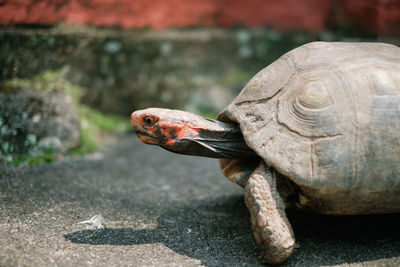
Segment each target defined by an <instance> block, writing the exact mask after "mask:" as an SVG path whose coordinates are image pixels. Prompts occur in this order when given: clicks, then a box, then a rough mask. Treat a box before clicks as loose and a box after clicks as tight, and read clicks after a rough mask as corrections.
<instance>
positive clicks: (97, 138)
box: [73, 105, 130, 154]
mask: <svg viewBox="0 0 400 267" xmlns="http://www.w3.org/2000/svg"><path fill="white" fill-rule="evenodd" d="M79 117H80V123H81V142H80V146H79V147H77V148H74V149H73V153H74V154H86V153H89V152H93V151H95V150H96V149H97V147H98V145H99V144H100V143H101V142H102V138H103V136H104V134H106V133H122V132H126V131H128V129H130V125H129V119H127V118H122V117H120V116H115V115H105V114H103V113H101V112H99V111H97V110H95V109H93V108H91V107H88V106H85V105H80V106H79Z"/></svg>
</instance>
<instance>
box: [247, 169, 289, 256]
mask: <svg viewBox="0 0 400 267" xmlns="http://www.w3.org/2000/svg"><path fill="white" fill-rule="evenodd" d="M244 191H245V202H246V205H247V208H248V209H249V211H250V215H251V224H252V229H253V235H254V238H255V240H256V242H257V243H258V244H259V245H260V246H261V249H262V253H261V255H260V259H261V261H262V262H264V263H268V264H280V263H282V262H284V261H285V260H286V259H287V258H288V257H289V256H290V255H291V254H292V252H293V249H294V245H295V238H294V235H293V231H292V228H291V226H290V223H289V221H288V219H287V217H286V214H285V204H284V203H283V200H282V198H281V197H280V194H279V192H278V191H277V189H276V176H275V174H274V172H273V171H272V170H271V169H267V167H266V166H265V164H264V163H262V164H260V166H259V167H258V168H257V169H256V170H255V171H254V172H253V173H252V175H251V176H250V178H249V180H248V182H247V184H246V185H245V190H244Z"/></svg>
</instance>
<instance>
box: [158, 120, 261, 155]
mask: <svg viewBox="0 0 400 267" xmlns="http://www.w3.org/2000/svg"><path fill="white" fill-rule="evenodd" d="M201 120H202V121H201V123H198V124H197V125H201V127H199V128H197V129H196V130H193V131H192V134H190V135H188V136H186V137H185V138H183V139H180V140H179V142H177V143H176V144H175V145H173V146H172V147H164V148H165V149H167V150H170V151H173V152H176V153H180V154H186V155H193V156H202V157H211V158H231V159H232V158H236V159H240V158H249V157H256V156H257V154H256V153H255V152H254V151H253V150H251V149H250V148H249V147H248V146H247V144H246V142H245V140H244V138H243V135H242V133H241V131H240V128H239V126H238V125H237V124H234V123H225V122H220V121H215V120H210V119H205V118H202V117H201ZM187 127H191V126H190V125H188V126H187Z"/></svg>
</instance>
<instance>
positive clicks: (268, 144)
mask: <svg viewBox="0 0 400 267" xmlns="http://www.w3.org/2000/svg"><path fill="white" fill-rule="evenodd" d="M220 118H221V119H224V118H225V119H227V118H228V119H229V120H233V121H236V122H237V123H240V127H241V130H242V132H243V134H244V136H245V139H246V142H247V143H248V145H249V146H250V147H251V148H252V149H253V150H255V151H256V152H257V153H258V154H259V155H260V156H261V157H262V158H263V159H264V160H265V162H266V163H267V164H268V165H270V166H273V167H274V168H275V169H276V170H278V172H280V173H281V174H283V175H285V176H287V177H289V178H290V179H291V180H292V181H293V182H294V183H296V184H297V185H298V186H299V188H300V190H301V192H302V195H301V197H300V200H299V205H300V206H302V207H304V208H307V207H309V208H310V209H314V210H316V211H320V212H323V213H333V214H360V213H381V212H392V211H400V48H398V47H396V46H393V45H388V44H378V43H324V42H315V43H310V44H307V45H304V46H301V47H299V48H297V49H295V50H292V51H290V52H289V53H287V54H285V55H284V56H282V57H281V58H280V59H279V60H277V61H275V62H274V63H273V64H271V65H270V66H268V67H267V68H265V69H263V70H262V71H260V72H259V73H258V74H257V75H256V76H255V77H254V78H253V79H252V80H250V81H249V83H248V84H247V85H246V87H245V88H244V89H243V90H242V92H241V93H240V95H239V96H238V97H237V98H236V99H235V100H234V102H233V103H232V104H230V105H229V106H228V107H227V108H226V109H225V110H224V112H223V113H222V114H221V116H220Z"/></svg>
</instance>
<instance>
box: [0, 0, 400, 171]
mask: <svg viewBox="0 0 400 267" xmlns="http://www.w3.org/2000/svg"><path fill="white" fill-rule="evenodd" d="M0 25H1V28H0V161H1V162H3V163H4V162H6V163H12V164H33V163H37V162H43V161H52V160H55V159H57V158H62V157H63V155H65V154H66V153H69V154H71V153H72V154H84V153H88V152H91V151H94V150H95V149H96V147H97V146H98V144H99V143H101V142H102V140H104V136H107V133H115V132H116V133H121V132H127V131H129V125H128V123H129V115H130V113H131V112H132V111H133V110H136V109H141V108H146V107H151V106H158V107H168V108H175V109H185V110H188V111H191V112H195V113H199V114H202V115H204V116H208V117H215V116H216V115H217V114H218V112H219V111H221V110H222V109H223V107H224V106H226V105H227V104H228V103H229V102H231V101H232V100H233V98H234V97H235V96H236V95H237V94H238V92H240V90H241V89H242V88H243V86H244V85H245V84H246V82H247V81H248V80H249V79H250V78H251V77H252V76H253V75H254V74H255V73H257V72H258V71H259V70H261V69H262V68H264V67H265V66H267V65H269V64H270V63H271V62H273V61H274V60H276V59H277V58H279V57H280V56H281V55H283V54H284V53H286V52H288V51H289V50H291V49H293V48H295V47H297V46H300V45H302V44H304V43H308V42H311V41H318V40H320V41H372V42H375V41H381V42H388V43H393V44H396V45H399V44H400V0H370V1H364V0H303V1H297V0H247V1H240V0H168V1H166V0H2V1H0Z"/></svg>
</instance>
